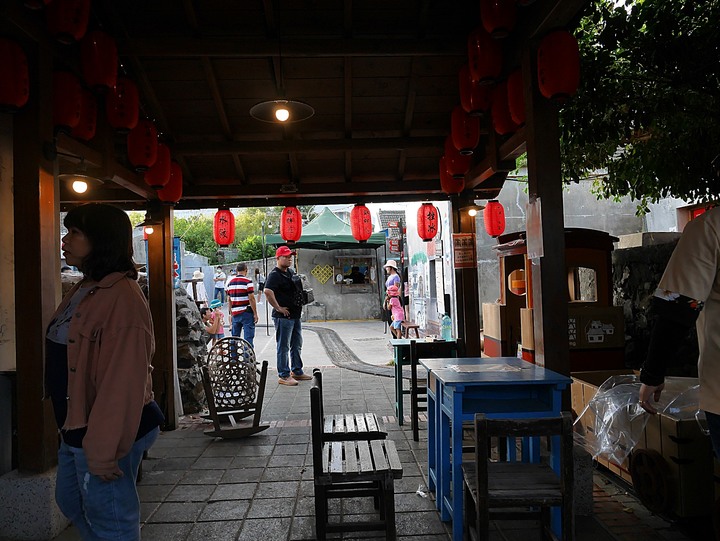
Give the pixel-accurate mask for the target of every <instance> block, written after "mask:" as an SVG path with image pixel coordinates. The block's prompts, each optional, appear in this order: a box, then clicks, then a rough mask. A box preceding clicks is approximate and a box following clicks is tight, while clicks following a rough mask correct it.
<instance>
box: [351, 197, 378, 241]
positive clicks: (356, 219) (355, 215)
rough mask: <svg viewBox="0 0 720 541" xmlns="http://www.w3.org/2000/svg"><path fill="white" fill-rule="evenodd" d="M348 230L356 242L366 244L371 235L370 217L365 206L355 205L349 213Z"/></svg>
mask: <svg viewBox="0 0 720 541" xmlns="http://www.w3.org/2000/svg"><path fill="white" fill-rule="evenodd" d="M350 230H351V231H352V236H353V237H355V238H356V239H357V240H358V242H367V240H368V239H369V238H370V235H372V232H373V225H372V216H371V215H370V209H368V208H367V207H366V206H365V205H362V204H357V205H355V206H354V207H353V209H352V210H351V211H350Z"/></svg>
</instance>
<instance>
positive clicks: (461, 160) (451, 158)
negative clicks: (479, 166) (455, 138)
mask: <svg viewBox="0 0 720 541" xmlns="http://www.w3.org/2000/svg"><path fill="white" fill-rule="evenodd" d="M471 165H472V155H469V156H465V155H463V154H460V151H459V150H458V149H456V148H455V145H453V142H452V138H451V137H450V136H449V135H448V136H447V138H446V139H445V166H446V167H447V170H448V173H450V174H451V175H452V176H453V178H456V179H458V180H459V179H464V178H465V173H467V172H468V169H470V166H471Z"/></svg>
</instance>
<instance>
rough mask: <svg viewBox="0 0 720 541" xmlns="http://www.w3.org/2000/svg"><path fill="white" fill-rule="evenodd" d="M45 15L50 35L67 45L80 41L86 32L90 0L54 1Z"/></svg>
mask: <svg viewBox="0 0 720 541" xmlns="http://www.w3.org/2000/svg"><path fill="white" fill-rule="evenodd" d="M45 14H46V16H47V17H46V18H47V25H48V30H49V31H50V34H51V35H52V36H53V37H54V38H55V39H56V40H58V41H59V42H60V43H65V44H68V45H69V44H70V43H74V42H76V41H80V40H81V39H82V37H83V36H84V35H85V32H86V31H87V25H88V19H89V18H90V0H54V1H53V2H50V4H49V5H48V8H47V10H46V11H45Z"/></svg>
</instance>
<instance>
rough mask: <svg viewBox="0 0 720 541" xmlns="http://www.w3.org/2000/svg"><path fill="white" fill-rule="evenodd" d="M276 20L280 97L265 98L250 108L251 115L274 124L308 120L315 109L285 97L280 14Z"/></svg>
mask: <svg viewBox="0 0 720 541" xmlns="http://www.w3.org/2000/svg"><path fill="white" fill-rule="evenodd" d="M276 15H277V16H276V17H275V20H277V21H278V27H277V36H278V56H277V66H275V70H274V71H275V74H276V77H277V79H276V83H277V93H278V95H279V96H280V97H279V98H278V99H274V100H265V101H261V102H260V103H256V104H255V105H253V106H252V107H251V108H250V116H251V117H253V118H255V119H257V120H260V121H262V122H270V123H274V124H291V123H293V122H300V121H302V120H307V119H308V118H310V117H311V116H313V115H314V114H315V109H313V108H312V106H310V105H308V104H307V103H305V102H303V101H298V100H288V99H285V80H284V78H283V63H282V62H283V57H282V37H281V33H280V24H279V21H280V14H279V13H277V14H276Z"/></svg>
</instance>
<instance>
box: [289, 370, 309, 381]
mask: <svg viewBox="0 0 720 541" xmlns="http://www.w3.org/2000/svg"><path fill="white" fill-rule="evenodd" d="M290 377H292V378H295V380H296V381H310V380H311V379H312V376H309V375H308V374H296V373H295V372H292V376H290Z"/></svg>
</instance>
